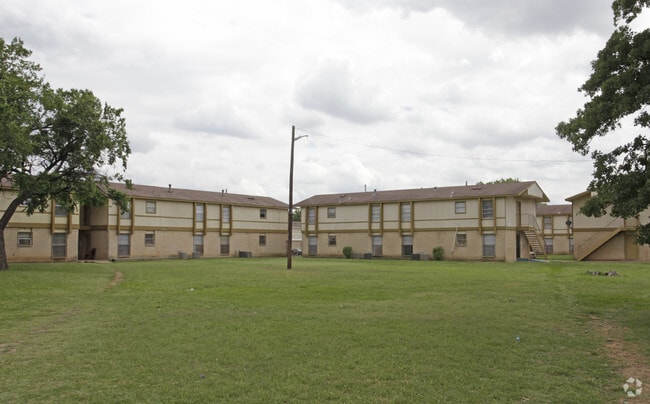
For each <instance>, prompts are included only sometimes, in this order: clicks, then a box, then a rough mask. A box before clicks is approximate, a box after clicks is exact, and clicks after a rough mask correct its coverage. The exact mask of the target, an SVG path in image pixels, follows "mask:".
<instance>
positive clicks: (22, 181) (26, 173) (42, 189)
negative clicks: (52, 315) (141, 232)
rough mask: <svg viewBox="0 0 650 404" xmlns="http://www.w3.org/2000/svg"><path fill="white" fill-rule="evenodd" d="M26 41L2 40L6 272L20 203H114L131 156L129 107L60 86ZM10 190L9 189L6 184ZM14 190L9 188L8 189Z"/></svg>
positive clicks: (1, 235) (0, 143)
mask: <svg viewBox="0 0 650 404" xmlns="http://www.w3.org/2000/svg"><path fill="white" fill-rule="evenodd" d="M30 55H31V51H29V50H28V49H26V48H25V47H24V46H23V43H22V41H21V40H20V39H14V40H13V41H12V42H11V43H10V44H7V43H6V42H5V41H4V40H3V39H2V38H0V180H2V184H4V186H5V191H11V195H15V197H14V198H13V199H12V200H11V201H10V202H9V204H8V206H7V208H6V210H5V211H4V212H3V214H2V216H1V217H0V269H7V268H8V264H7V255H6V251H5V229H6V227H7V225H8V224H9V221H10V220H11V217H12V216H13V214H14V213H15V212H16V210H17V209H18V207H19V206H21V205H24V206H25V209H26V212H27V214H32V213H34V212H36V211H41V212H42V211H44V210H45V209H47V208H48V206H49V205H50V203H51V202H52V200H55V201H56V203H57V204H61V205H62V206H64V207H66V208H68V209H75V208H76V207H77V206H79V205H81V204H88V205H92V206H98V205H102V204H104V203H106V202H107V201H108V200H112V201H114V202H115V203H116V204H118V205H119V206H120V208H121V209H122V210H126V209H127V206H128V205H127V199H126V195H124V194H123V193H121V192H118V191H116V190H114V189H112V188H111V186H110V183H111V181H116V180H117V181H124V182H126V183H127V186H129V187H130V181H128V180H126V179H125V178H124V177H123V174H122V173H123V172H124V171H125V170H126V164H127V160H128V156H129V154H130V153H131V149H130V146H129V142H128V139H127V135H126V123H125V120H124V118H122V117H121V113H122V109H115V108H112V107H110V106H109V105H108V104H104V105H102V103H101V101H100V100H99V99H97V97H95V96H94V95H93V93H92V92H91V91H89V90H76V89H72V90H63V89H57V90H54V89H52V88H50V86H49V84H47V83H46V82H44V80H43V79H42V77H40V75H39V72H40V70H41V68H40V66H39V65H38V64H36V63H34V62H32V61H30V60H28V57H29V56H30ZM6 184H9V185H8V186H9V187H10V189H6V187H7V185H6ZM7 194H9V193H7Z"/></svg>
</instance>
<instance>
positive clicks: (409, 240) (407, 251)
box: [402, 236, 413, 256]
mask: <svg viewBox="0 0 650 404" xmlns="http://www.w3.org/2000/svg"><path fill="white" fill-rule="evenodd" d="M402 255H407V256H408V255H413V236H402Z"/></svg>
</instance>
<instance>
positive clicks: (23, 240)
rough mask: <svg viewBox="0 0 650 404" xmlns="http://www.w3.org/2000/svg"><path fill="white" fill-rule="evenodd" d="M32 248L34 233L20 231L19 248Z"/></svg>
mask: <svg viewBox="0 0 650 404" xmlns="http://www.w3.org/2000/svg"><path fill="white" fill-rule="evenodd" d="M31 246H32V232H31V231H19V232H18V247H31Z"/></svg>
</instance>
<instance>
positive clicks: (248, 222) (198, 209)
mask: <svg viewBox="0 0 650 404" xmlns="http://www.w3.org/2000/svg"><path fill="white" fill-rule="evenodd" d="M112 186H113V187H114V188H116V189H118V190H120V191H122V192H124V193H125V194H126V195H127V196H128V197H129V205H130V209H129V211H127V212H121V211H120V210H119V208H118V207H117V206H116V205H114V204H112V203H108V204H107V205H105V206H102V207H89V206H81V207H80V209H79V212H67V211H65V210H64V209H61V207H59V206H57V205H56V204H55V203H53V204H51V207H50V209H49V210H48V211H47V212H45V213H36V214H34V215H32V216H27V215H26V214H25V213H24V211H23V210H21V209H19V210H18V211H17V212H16V213H15V214H14V217H13V218H12V220H11V221H10V223H9V226H8V228H7V230H6V233H5V242H6V249H7V255H8V260H9V261H10V262H11V261H14V262H17V261H50V260H68V261H74V260H77V259H97V260H106V259H123V258H135V259H147V258H170V257H185V256H194V257H199V256H206V257H218V256H238V255H240V253H244V254H246V255H253V256H282V255H284V254H285V253H286V248H287V247H286V246H287V244H286V243H287V228H286V226H287V220H288V218H287V212H288V210H287V209H288V206H287V205H286V204H285V203H283V202H280V201H277V200H275V199H273V198H269V197H264V196H253V195H241V194H232V193H228V192H227V191H225V190H224V191H222V192H209V191H196V190H189V189H176V188H172V187H171V186H169V187H155V186H148V185H134V188H133V189H127V188H126V187H125V186H124V185H123V184H112ZM0 195H1V199H0V211H2V210H4V208H5V207H6V206H7V204H8V203H9V202H10V201H11V199H12V195H15V193H13V191H11V189H10V188H7V187H3V189H2V192H0Z"/></svg>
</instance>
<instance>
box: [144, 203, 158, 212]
mask: <svg viewBox="0 0 650 404" xmlns="http://www.w3.org/2000/svg"><path fill="white" fill-rule="evenodd" d="M144 209H145V210H144V211H145V212H146V213H151V214H155V213H156V201H147V202H145V208H144Z"/></svg>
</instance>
